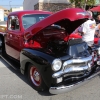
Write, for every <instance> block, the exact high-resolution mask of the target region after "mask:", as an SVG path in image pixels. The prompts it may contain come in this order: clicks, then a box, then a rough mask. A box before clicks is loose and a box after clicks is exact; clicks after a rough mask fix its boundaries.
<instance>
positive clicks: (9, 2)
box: [9, 1, 11, 10]
mask: <svg viewBox="0 0 100 100" xmlns="http://www.w3.org/2000/svg"><path fill="white" fill-rule="evenodd" d="M10 3H11V1H9V7H10V10H11V4H10Z"/></svg>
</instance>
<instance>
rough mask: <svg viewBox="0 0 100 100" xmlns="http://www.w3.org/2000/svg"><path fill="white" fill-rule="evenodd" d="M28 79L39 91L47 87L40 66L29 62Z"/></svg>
mask: <svg viewBox="0 0 100 100" xmlns="http://www.w3.org/2000/svg"><path fill="white" fill-rule="evenodd" d="M28 79H29V81H30V83H31V85H32V87H33V88H34V89H36V90H37V91H43V90H45V89H46V85H45V83H44V81H43V79H42V76H41V73H40V72H39V70H38V68H37V67H36V66H34V65H32V64H29V66H28Z"/></svg>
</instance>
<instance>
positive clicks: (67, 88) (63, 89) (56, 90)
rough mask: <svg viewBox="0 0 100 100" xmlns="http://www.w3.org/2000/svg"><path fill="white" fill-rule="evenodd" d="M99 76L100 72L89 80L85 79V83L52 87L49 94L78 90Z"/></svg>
mask: <svg viewBox="0 0 100 100" xmlns="http://www.w3.org/2000/svg"><path fill="white" fill-rule="evenodd" d="M98 74H100V71H99V72H97V73H94V74H93V75H91V76H90V77H88V78H85V79H84V80H83V81H80V82H77V83H75V84H72V85H68V86H60V87H50V88H49V92H50V93H51V94H61V93H65V92H69V91H71V90H73V89H76V88H78V87H80V86H81V85H84V84H86V83H87V82H89V81H90V80H91V79H93V78H94V77H96V76H97V75H98Z"/></svg>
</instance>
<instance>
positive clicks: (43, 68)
mask: <svg viewBox="0 0 100 100" xmlns="http://www.w3.org/2000/svg"><path fill="white" fill-rule="evenodd" d="M54 59H55V57H53V56H50V55H48V54H46V53H43V52H41V51H38V50H33V49H23V50H22V51H21V53H20V64H21V67H20V69H21V72H22V74H25V70H26V69H27V67H28V63H31V64H33V65H34V66H36V67H37V68H38V69H39V71H40V73H41V76H42V78H43V80H44V82H45V84H46V85H47V86H48V87H49V86H50V85H51V83H52V74H53V71H52V69H51V63H52V61H53V60H54Z"/></svg>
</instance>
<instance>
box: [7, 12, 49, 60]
mask: <svg viewBox="0 0 100 100" xmlns="http://www.w3.org/2000/svg"><path fill="white" fill-rule="evenodd" d="M50 14H51V12H43V11H18V12H12V13H10V14H9V16H8V21H7V30H6V35H5V51H6V54H7V55H9V56H11V57H13V58H15V59H17V60H19V59H20V57H19V56H20V51H21V50H22V49H23V48H24V44H25V40H24V31H25V30H26V29H27V28H29V27H30V26H31V25H33V24H35V23H37V22H39V21H40V20H42V19H44V18H46V17H47V16H49V15H50Z"/></svg>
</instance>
